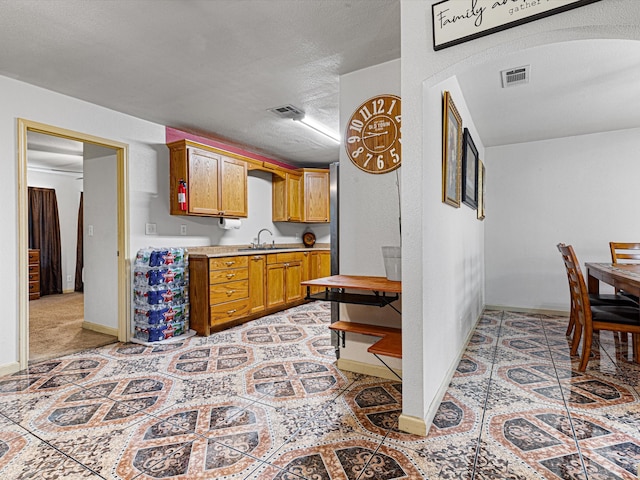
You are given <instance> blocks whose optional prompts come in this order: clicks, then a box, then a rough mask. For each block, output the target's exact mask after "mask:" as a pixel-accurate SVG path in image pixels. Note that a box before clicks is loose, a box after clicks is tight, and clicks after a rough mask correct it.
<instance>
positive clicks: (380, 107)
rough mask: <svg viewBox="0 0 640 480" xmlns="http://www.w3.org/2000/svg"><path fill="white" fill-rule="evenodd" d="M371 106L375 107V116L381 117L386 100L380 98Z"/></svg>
mask: <svg viewBox="0 0 640 480" xmlns="http://www.w3.org/2000/svg"><path fill="white" fill-rule="evenodd" d="M394 101H395V100H394ZM371 106H372V107H373V114H374V115H380V114H381V113H383V112H384V99H383V98H379V99H378V100H374V101H373V102H371Z"/></svg>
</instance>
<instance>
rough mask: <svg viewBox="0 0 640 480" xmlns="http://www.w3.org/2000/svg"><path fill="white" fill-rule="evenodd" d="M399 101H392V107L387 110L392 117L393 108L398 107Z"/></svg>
mask: <svg viewBox="0 0 640 480" xmlns="http://www.w3.org/2000/svg"><path fill="white" fill-rule="evenodd" d="M396 103H397V100H395V99H393V100H391V105H390V106H389V110H387V115H391V112H393V107H395V106H396Z"/></svg>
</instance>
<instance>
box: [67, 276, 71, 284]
mask: <svg viewBox="0 0 640 480" xmlns="http://www.w3.org/2000/svg"><path fill="white" fill-rule="evenodd" d="M67 283H71V275H67Z"/></svg>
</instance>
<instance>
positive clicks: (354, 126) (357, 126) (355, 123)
mask: <svg viewBox="0 0 640 480" xmlns="http://www.w3.org/2000/svg"><path fill="white" fill-rule="evenodd" d="M362 127H364V122H362V121H361V120H358V119H357V118H354V119H353V120H351V125H349V128H350V129H351V130H355V131H356V132H362Z"/></svg>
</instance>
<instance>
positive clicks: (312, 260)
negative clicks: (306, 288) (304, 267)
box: [305, 251, 331, 295]
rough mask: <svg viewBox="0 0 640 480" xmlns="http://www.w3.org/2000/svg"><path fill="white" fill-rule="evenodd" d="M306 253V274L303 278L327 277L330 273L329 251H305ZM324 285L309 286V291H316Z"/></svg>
mask: <svg viewBox="0 0 640 480" xmlns="http://www.w3.org/2000/svg"><path fill="white" fill-rule="evenodd" d="M305 253H308V260H307V261H308V265H309V266H308V275H307V277H306V278H305V280H313V279H314V278H322V277H328V276H330V275H331V253H330V252H324V251H323V252H305ZM322 290H324V287H311V288H310V293H311V295H313V294H314V293H318V292H321V291H322Z"/></svg>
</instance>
